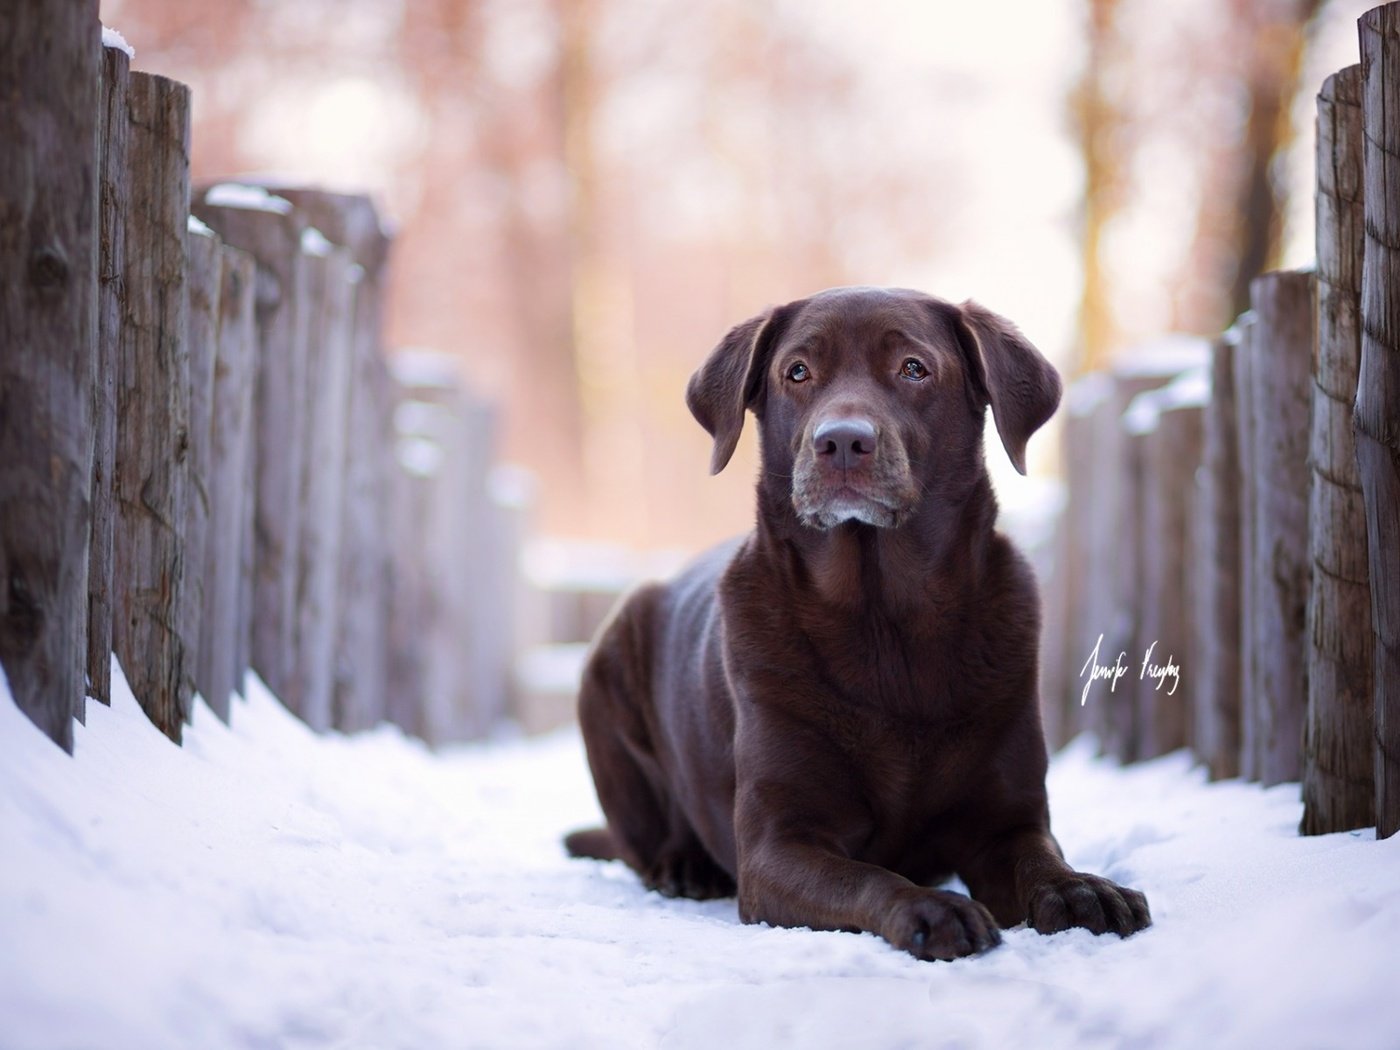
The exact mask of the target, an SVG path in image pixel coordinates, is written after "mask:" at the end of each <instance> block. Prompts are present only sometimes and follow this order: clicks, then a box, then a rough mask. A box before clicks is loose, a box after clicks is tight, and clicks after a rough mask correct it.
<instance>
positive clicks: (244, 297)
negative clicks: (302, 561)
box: [195, 245, 258, 722]
mask: <svg viewBox="0 0 1400 1050" xmlns="http://www.w3.org/2000/svg"><path fill="white" fill-rule="evenodd" d="M256 273H257V266H256V263H254V261H253V257H252V256H251V255H249V254H248V253H247V252H244V251H240V250H239V249H237V248H230V247H228V246H227V245H225V246H223V247H221V248H220V252H219V319H218V321H219V323H218V343H217V354H216V357H215V361H214V389H213V411H212V414H211V418H210V427H209V437H210V464H209V531H208V534H207V542H206V544H205V549H204V609H203V613H202V628H203V629H202V630H201V631H200V634H199V661H198V665H197V671H196V677H195V681H196V684H197V685H198V687H199V691H200V693H201V695H203V697H204V699H205V701H206V702H207V703H208V704H209V707H210V708H211V709H212V710H213V712H214V713H215V714H216V715H217V716H218V717H219V718H220V719H222V720H223V721H225V722H227V721H228V720H229V697H230V694H232V692H233V691H234V689H235V688H236V687H237V686H238V684H239V683H240V682H241V679H242V672H243V667H241V666H240V665H239V649H240V642H239V638H240V635H241V634H242V633H243V632H244V630H245V629H246V621H245V620H241V619H240V608H241V605H240V602H241V597H240V591H241V587H242V582H243V579H244V572H243V570H244V564H243V555H244V551H245V549H246V550H248V551H251V549H252V545H251V532H252V514H251V511H252V495H251V492H250V489H249V479H250V475H249V470H248V467H249V463H250V462H251V460H252V456H253V427H252V424H253V380H254V372H255V369H256V366H257V349H258V342H257V327H256V323H255V315H254V303H253V285H254V280H255V277H256ZM245 532H246V533H247V536H246V540H247V542H246V543H245ZM248 567H249V569H251V565H249V566H248ZM248 578H249V579H251V574H250V575H249V577H248Z"/></svg>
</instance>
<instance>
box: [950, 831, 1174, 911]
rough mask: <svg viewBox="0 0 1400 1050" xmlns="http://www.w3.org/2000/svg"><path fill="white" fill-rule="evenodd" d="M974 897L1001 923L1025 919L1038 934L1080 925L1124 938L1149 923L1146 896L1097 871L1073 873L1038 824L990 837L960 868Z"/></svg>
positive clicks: (1056, 845)
mask: <svg viewBox="0 0 1400 1050" xmlns="http://www.w3.org/2000/svg"><path fill="white" fill-rule="evenodd" d="M959 875H961V876H962V878H963V881H964V882H966V883H967V886H968V889H969V890H971V891H972V895H973V897H975V898H976V899H977V900H979V901H981V902H982V903H983V904H985V905H986V906H987V907H988V908H990V909H991V912H992V914H993V915H995V916H996V919H997V921H998V922H999V923H1001V925H1003V926H1013V925H1015V924H1017V923H1020V922H1026V923H1029V924H1030V925H1031V926H1032V927H1034V928H1035V929H1036V930H1038V931H1039V932H1041V933H1058V932H1059V931H1060V930H1066V929H1069V928H1070V927H1074V926H1077V927H1082V928H1084V929H1086V930H1089V931H1090V932H1092V933H1116V934H1118V935H1119V936H1121V937H1126V936H1128V935H1129V934H1131V933H1136V932H1137V931H1138V930H1141V929H1144V928H1146V927H1147V926H1150V925H1151V924H1152V918H1151V915H1150V914H1149V912H1148V909H1147V898H1146V897H1144V896H1143V895H1142V894H1141V893H1139V892H1138V891H1137V890H1131V889H1128V888H1126V887H1124V886H1119V885H1118V884H1117V883H1116V882H1113V881H1111V880H1109V879H1106V878H1104V877H1103V876H1101V875H1089V874H1087V873H1085V872H1081V871H1075V870H1074V869H1073V868H1071V867H1070V866H1069V865H1068V864H1066V863H1065V860H1064V857H1063V855H1062V854H1061V853H1060V848H1059V845H1058V844H1057V843H1056V842H1055V839H1054V838H1053V837H1052V836H1051V834H1050V833H1049V832H1048V831H1046V830H1044V829H1043V828H1040V827H1020V828H1013V829H1009V830H1007V831H1004V832H1002V833H1001V834H999V835H997V836H995V837H993V838H991V839H989V840H988V841H987V842H986V843H985V845H984V846H983V847H982V848H981V849H980V850H979V851H978V852H977V854H976V855H975V857H973V859H972V860H971V861H970V862H969V863H968V864H967V865H965V866H964V867H963V869H962V870H961V871H959Z"/></svg>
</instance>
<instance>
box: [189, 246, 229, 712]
mask: <svg viewBox="0 0 1400 1050" xmlns="http://www.w3.org/2000/svg"><path fill="white" fill-rule="evenodd" d="M185 237H186V241H185V251H186V258H187V263H186V271H185V288H186V291H187V293H188V304H189V305H188V307H187V312H186V322H185V341H186V344H187V345H188V347H189V359H190V439H189V471H190V479H189V485H190V488H189V498H188V501H187V507H186V512H185V564H186V566H187V567H188V571H187V572H186V573H185V598H184V609H183V611H182V612H181V615H180V622H181V628H180V635H181V637H183V638H184V639H185V644H186V646H188V647H189V654H188V655H189V658H188V659H187V660H186V661H185V673H186V676H187V681H186V684H185V688H184V691H183V694H182V696H183V698H184V700H185V702H186V704H187V705H188V701H189V698H190V697H192V696H193V695H194V693H195V690H196V688H197V684H198V683H197V678H198V674H197V668H198V666H199V650H200V646H201V645H202V644H203V633H204V630H205V624H204V603H205V586H206V580H207V578H208V577H207V575H206V573H205V572H204V567H205V564H206V558H205V542H206V538H207V536H208V531H209V521H210V513H211V510H212V506H211V500H210V473H211V469H212V466H213V461H214V452H213V433H212V427H213V417H214V359H215V356H216V351H217V345H218V341H219V311H220V306H219V291H220V287H221V285H222V283H223V245H222V244H220V243H219V239H218V237H216V236H214V233H213V231H212V230H210V229H209V227H207V226H205V225H204V224H203V223H202V222H200V221H199V220H198V219H195V218H191V219H190V220H189V232H188V233H187V234H186V235H185ZM206 699H207V698H206ZM185 710H186V714H187V715H188V714H189V713H190V710H189V707H188V706H186V708H185Z"/></svg>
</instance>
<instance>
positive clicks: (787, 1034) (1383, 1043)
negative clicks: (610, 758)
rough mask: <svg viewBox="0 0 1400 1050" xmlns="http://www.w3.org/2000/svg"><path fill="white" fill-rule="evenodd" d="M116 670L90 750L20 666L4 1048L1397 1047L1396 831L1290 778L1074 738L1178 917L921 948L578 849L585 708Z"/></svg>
mask: <svg viewBox="0 0 1400 1050" xmlns="http://www.w3.org/2000/svg"><path fill="white" fill-rule="evenodd" d="M113 689H114V694H115V700H114V704H113V707H112V708H111V709H107V708H104V707H102V706H101V705H99V704H95V703H90V704H89V705H88V716H87V726H86V727H85V728H84V727H79V728H78V731H77V746H76V756H75V757H74V758H69V757H68V756H67V755H64V754H63V753H61V752H60V751H59V750H58V749H57V748H55V747H54V746H53V745H52V744H51V743H49V742H48V741H47V740H46V739H44V738H43V737H42V736H40V734H39V732H38V731H37V730H35V729H34V728H33V727H32V726H31V725H30V724H29V723H28V722H27V721H26V720H25V719H24V717H23V716H22V715H21V714H20V713H19V711H18V710H17V709H16V708H15V707H14V704H13V702H12V701H11V700H10V699H9V697H8V695H3V696H0V1047H4V1048H5V1050H23V1048H39V1047H43V1048H53V1047H65V1048H66V1047H78V1048H89V1047H90V1048H104V1050H126V1048H130V1050H161V1048H166V1047H168V1048H172V1050H176V1048H178V1050H188V1048H194V1047H198V1048H201V1050H217V1048H220V1047H268V1048H282V1047H286V1048H300V1047H307V1048H310V1047H345V1048H350V1047H365V1048H398V1047H402V1048H405V1050H432V1048H457V1047H531V1046H548V1047H651V1046H664V1047H695V1048H706V1050H709V1048H720V1050H736V1048H739V1047H755V1048H758V1047H762V1048H768V1047H780V1046H801V1047H805V1048H817V1047H828V1046H830V1047H838V1046H840V1047H850V1046H859V1047H897V1046H921V1047H1076V1048H1082V1047H1119V1046H1133V1047H1191V1048H1193V1050H1194V1048H1197V1047H1210V1046H1220V1047H1270V1048H1274V1050H1277V1048H1285V1047H1347V1048H1349V1050H1359V1048H1366V1047H1389V1048H1393V1047H1397V1046H1400V1009H1398V1008H1397V1005H1396V993H1397V990H1400V836H1397V837H1396V838H1395V839H1394V840H1391V841H1387V842H1382V843H1377V842H1376V841H1374V832H1370V831H1367V832H1362V833H1354V834H1341V835H1330V836H1326V837H1322V838H1313V839H1303V838H1299V837H1298V836H1297V834H1296V828H1297V825H1298V819H1299V815H1300V804H1299V802H1298V800H1297V794H1298V792H1297V786H1296V785H1285V786H1282V787H1278V788H1274V789H1272V790H1268V791H1265V790H1262V789H1260V788H1258V787H1257V786H1253V785H1244V784H1240V783H1234V782H1232V783H1225V784H1217V785H1213V786H1207V785H1206V784H1205V783H1204V780H1203V776H1202V774H1201V773H1200V772H1199V771H1196V770H1192V769H1190V768H1189V763H1188V761H1187V759H1186V758H1185V757H1184V756H1181V755H1177V756H1171V757H1168V758H1166V759H1162V760H1158V761H1155V762H1151V763H1148V764H1145V765H1142V766H1138V767H1135V768H1131V769H1126V770H1123V769H1118V768H1115V767H1113V766H1111V765H1109V764H1107V763H1104V762H1100V761H1096V760H1094V759H1093V758H1092V757H1091V752H1092V749H1091V747H1090V746H1089V745H1088V744H1087V743H1084V742H1080V743H1078V744H1076V745H1074V746H1072V747H1071V748H1070V749H1069V750H1068V751H1067V752H1066V753H1064V754H1062V755H1060V756H1059V757H1058V758H1057V759H1056V760H1055V762H1054V765H1053V768H1052V772H1051V782H1050V789H1051V804H1052V810H1053V813H1054V815H1055V828H1056V831H1057V833H1058V835H1059V837H1060V840H1061V842H1062V843H1063V845H1064V847H1065V850H1066V853H1067V855H1068V857H1069V859H1070V861H1071V862H1072V863H1074V864H1076V865H1079V866H1081V867H1083V868H1086V869H1088V870H1090V871H1096V872H1100V873H1102V874H1104V875H1107V876H1109V877H1110V878H1113V879H1115V880H1117V881H1119V882H1121V883H1124V884H1126V885H1129V886H1137V887H1140V888H1142V889H1143V890H1144V891H1146V893H1147V895H1148V898H1149V900H1150V901H1151V905H1152V911H1153V916H1154V918H1155V921H1156V925H1155V926H1154V927H1153V928H1152V929H1150V930H1148V931H1146V932H1145V933H1143V934H1140V935H1139V936H1136V937H1133V938H1132V939H1130V940H1127V941H1120V940H1117V939H1116V938H1095V937H1093V936H1091V935H1090V934H1088V933H1087V932H1084V931H1079V930H1076V931H1071V932H1068V933H1064V934H1060V935H1057V936H1054V937H1042V936H1040V935H1038V934H1036V933H1034V932H1033V931H1029V930H1025V929H1015V930H1012V931H1009V932H1008V933H1007V935H1006V938H1005V943H1004V944H1003V945H1002V946H1001V947H1000V948H998V949H996V950H995V951H993V952H991V953H989V954H987V955H985V956H982V957H980V958H975V959H966V960H961V961H959V962H956V963H921V962H917V961H915V960H914V959H912V958H909V957H907V956H905V955H902V954H900V953H898V952H896V951H894V950H893V949H891V948H890V947H888V946H887V945H886V944H885V943H884V942H883V941H881V940H879V939H878V938H876V937H874V936H871V935H853V934H840V933H814V932H811V931H807V930H781V929H769V928H764V927H753V926H744V925H741V924H740V923H739V921H738V918H737V915H736V913H735V907H734V903H733V902H732V901H715V902H708V903H696V902H692V901H673V900H665V899H663V898H661V897H659V896H657V895H656V894H652V893H647V892H645V891H644V890H643V889H642V888H641V886H640V885H639V884H638V883H637V880H636V879H635V878H634V877H633V876H632V874H631V873H630V872H628V871H627V870H626V869H625V868H623V867H622V866H621V865H620V864H600V863H595V862H585V861H571V860H568V859H566V858H565V857H564V855H563V852H562V850H561V849H560V847H559V836H560V835H561V834H562V833H563V832H565V831H568V830H570V829H571V828H574V827H576V826H579V825H581V824H585V823H590V822H595V821H596V820H597V817H598V811H597V806H596V803H595V802H594V799H593V791H592V787H591V784H590V782H589V779H588V774H587V770H586V767H585V764H584V760H583V755H582V749H581V746H580V744H579V740H578V737H577V735H576V734H573V733H561V734H559V735H556V736H553V737H551V738H548V739H544V740H537V741H519V742H508V743H497V744H491V745H482V746H479V747H471V748H461V749H458V750H454V751H450V752H448V753H445V754H440V755H432V754H430V753H429V752H427V751H426V750H424V749H423V748H422V747H420V746H418V745H417V744H415V743H413V742H410V741H407V740H405V739H404V738H403V737H402V736H400V735H399V734H398V733H397V732H395V731H392V730H388V729H384V730H380V731H378V732H376V733H372V734H368V735H366V736H361V737H353V738H344V737H339V736H329V737H317V736H315V735H313V734H312V733H310V732H309V731H308V730H307V729H306V728H305V727H303V726H302V725H301V724H300V723H299V722H298V721H296V720H295V719H294V718H293V717H292V716H291V715H289V714H288V713H287V712H286V711H285V710H283V709H282V708H281V706H280V705H279V704H278V703H277V702H276V700H274V699H273V698H272V697H270V696H269V695H268V694H267V693H266V692H264V691H263V690H261V689H260V688H257V687H256V684H254V687H253V688H252V689H251V690H250V691H251V696H250V699H249V700H248V702H247V703H237V702H235V709H234V713H233V726H232V729H229V728H226V727H224V726H223V725H221V724H220V723H219V722H218V721H217V720H215V719H214V717H213V716H212V715H211V714H210V713H209V711H208V710H207V709H205V708H203V707H200V708H199V710H198V712H197V716H196V719H195V723H194V725H193V727H192V728H190V729H189V730H188V732H187V734H186V744H185V746H184V747H183V748H177V747H174V746H172V745H171V744H170V743H168V742H167V741H166V740H165V738H164V737H162V736H160V735H159V734H158V733H157V732H156V731H155V730H154V729H153V728H151V726H150V725H149V724H148V723H147V722H146V720H145V718H144V716H143V715H142V714H141V712H140V710H139V709H138V708H137V706H136V704H135V701H134V700H133V699H132V698H131V695H130V693H129V692H128V691H127V689H126V687H125V683H124V682H123V681H121V680H120V679H119V678H117V676H116V675H115V674H114V684H113Z"/></svg>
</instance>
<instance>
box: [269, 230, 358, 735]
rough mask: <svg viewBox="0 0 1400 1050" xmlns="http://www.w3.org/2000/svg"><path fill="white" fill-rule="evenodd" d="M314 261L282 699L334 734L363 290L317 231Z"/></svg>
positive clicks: (306, 238)
mask: <svg viewBox="0 0 1400 1050" xmlns="http://www.w3.org/2000/svg"><path fill="white" fill-rule="evenodd" d="M302 251H303V253H304V254H305V256H306V263H305V266H306V273H307V281H306V305H307V311H308V327H307V342H306V347H307V376H308V382H307V384H306V389H305V401H304V403H303V405H302V412H303V414H304V416H305V419H306V441H307V447H306V454H305V457H304V462H303V464H302V476H301V508H302V514H301V538H300V540H299V541H298V543H297V551H298V564H299V569H298V572H297V581H298V582H297V606H296V644H295V646H294V647H293V650H292V666H291V672H290V675H289V677H288V681H287V686H286V689H285V691H284V692H283V693H282V700H283V702H284V703H286V704H287V706H288V707H289V708H290V709H291V710H292V711H294V712H295V713H296V714H298V715H299V716H300V717H301V718H302V719H303V720H304V721H305V722H306V724H307V725H309V726H311V728H313V729H316V730H319V731H324V730H326V729H329V728H330V727H331V701H332V696H333V694H334V681H335V676H334V661H335V639H336V629H337V627H338V625H339V614H338V609H337V591H338V585H339V572H340V535H341V526H342V523H343V520H344V490H345V470H346V464H345V442H346V416H347V411H348V408H349V395H350V377H351V371H352V368H351V366H352V363H353V362H352V360H351V354H352V352H353V346H352V331H351V325H352V324H353V322H354V297H355V285H356V284H357V283H358V281H359V272H360V271H359V267H357V266H355V264H354V263H353V262H352V261H351V259H350V254H349V253H348V252H346V251H345V250H344V249H341V248H337V247H335V246H334V245H332V244H331V243H330V242H329V241H327V240H326V238H325V236H324V235H323V234H322V233H321V232H320V231H319V230H317V229H315V228H314V227H308V228H307V230H306V232H305V233H304V234H303V236H302Z"/></svg>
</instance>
